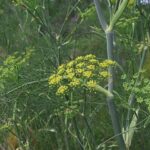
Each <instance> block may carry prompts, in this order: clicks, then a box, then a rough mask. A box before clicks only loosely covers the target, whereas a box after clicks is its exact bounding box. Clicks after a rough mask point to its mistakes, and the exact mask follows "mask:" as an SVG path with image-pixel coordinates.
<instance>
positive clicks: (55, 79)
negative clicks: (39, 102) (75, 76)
mask: <svg viewBox="0 0 150 150" xmlns="http://www.w3.org/2000/svg"><path fill="white" fill-rule="evenodd" d="M61 80H62V76H60V75H56V74H54V75H52V76H50V77H49V80H48V81H49V84H50V85H56V84H58V83H59V82H60V81H61Z"/></svg>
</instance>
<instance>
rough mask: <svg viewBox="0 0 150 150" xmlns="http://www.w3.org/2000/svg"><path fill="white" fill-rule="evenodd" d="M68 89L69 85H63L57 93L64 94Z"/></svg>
mask: <svg viewBox="0 0 150 150" xmlns="http://www.w3.org/2000/svg"><path fill="white" fill-rule="evenodd" d="M67 91H68V86H65V85H62V86H60V87H59V88H58V90H57V92H56V94H57V95H63V94H65V93H66V92H67Z"/></svg>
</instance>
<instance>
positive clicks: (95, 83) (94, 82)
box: [87, 80, 97, 88]
mask: <svg viewBox="0 0 150 150" xmlns="http://www.w3.org/2000/svg"><path fill="white" fill-rule="evenodd" d="M96 85H97V82H96V81H94V80H90V81H88V82H87V87H88V88H95V87H96Z"/></svg>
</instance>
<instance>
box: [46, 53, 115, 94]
mask: <svg viewBox="0 0 150 150" xmlns="http://www.w3.org/2000/svg"><path fill="white" fill-rule="evenodd" d="M115 64H116V63H115V62H114V61H112V60H104V61H102V62H101V61H99V60H98V59H96V56H95V55H92V54H89V55H86V56H79V57H77V58H76V59H75V60H72V61H70V62H68V63H66V64H62V65H61V66H59V67H58V69H57V71H56V72H55V73H54V74H52V75H51V76H50V77H49V85H50V86H52V87H56V88H57V91H56V94H57V95H64V94H66V93H67V92H68V91H70V90H71V89H75V88H80V87H83V86H84V87H87V88H88V89H90V90H91V89H94V87H95V86H96V85H97V84H100V83H101V81H103V80H105V79H107V78H108V77H109V76H110V74H109V73H108V71H107V70H108V67H109V66H113V65H115Z"/></svg>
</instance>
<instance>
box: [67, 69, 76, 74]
mask: <svg viewBox="0 0 150 150" xmlns="http://www.w3.org/2000/svg"><path fill="white" fill-rule="evenodd" d="M73 72H74V69H73V68H68V69H67V70H66V73H67V74H70V73H73Z"/></svg>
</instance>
